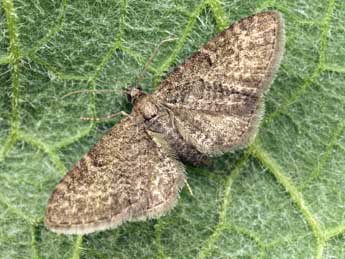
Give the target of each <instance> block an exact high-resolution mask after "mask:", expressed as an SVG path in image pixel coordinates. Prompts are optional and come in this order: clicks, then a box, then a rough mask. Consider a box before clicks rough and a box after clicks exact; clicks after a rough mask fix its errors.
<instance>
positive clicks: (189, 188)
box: [184, 178, 194, 196]
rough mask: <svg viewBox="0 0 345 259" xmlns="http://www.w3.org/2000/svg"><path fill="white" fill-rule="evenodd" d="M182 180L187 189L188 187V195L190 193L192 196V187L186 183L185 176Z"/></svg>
mask: <svg viewBox="0 0 345 259" xmlns="http://www.w3.org/2000/svg"><path fill="white" fill-rule="evenodd" d="M184 182H185V184H186V186H187V189H188V191H189V193H190V195H191V196H194V194H193V191H192V188H191V187H190V185H189V183H188V181H187V178H186V179H184Z"/></svg>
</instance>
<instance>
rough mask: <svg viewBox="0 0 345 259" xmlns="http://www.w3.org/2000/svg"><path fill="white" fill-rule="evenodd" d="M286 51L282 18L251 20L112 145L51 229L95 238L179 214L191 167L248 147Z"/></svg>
mask: <svg viewBox="0 0 345 259" xmlns="http://www.w3.org/2000/svg"><path fill="white" fill-rule="evenodd" d="M283 49H284V23H283V19H282V18H281V15H280V14H279V13H277V12H274V11H270V12H263V13H259V14H256V15H254V16H251V17H247V18H244V19H242V20H240V21H238V22H236V23H234V24H233V25H231V26H230V27H229V28H228V29H226V30H225V31H223V32H221V33H220V34H219V35H217V36H216V37H215V38H213V39H211V40H210V41H209V42H208V43H207V44H206V45H205V46H204V47H203V48H201V49H200V51H198V52H197V53H195V54H194V55H193V56H192V57H190V58H189V59H187V60H186V61H185V62H184V63H183V64H182V65H180V66H178V67H177V68H176V69H175V70H174V71H173V72H172V73H171V74H169V75H168V77H167V78H166V79H165V80H164V81H163V82H162V83H161V84H160V86H159V87H158V89H157V90H156V91H155V92H154V93H153V94H152V95H149V94H146V93H144V92H143V91H141V90H140V89H134V90H135V91H130V93H132V94H131V96H130V97H131V99H132V101H133V105H134V106H133V111H132V113H131V115H130V116H129V117H126V118H124V119H122V120H121V121H120V123H118V124H117V125H115V126H114V127H113V128H112V129H111V130H110V131H109V132H108V133H107V134H106V135H104V136H103V137H102V138H101V139H100V140H99V141H98V142H97V143H96V145H95V146H94V147H93V148H92V149H91V150H90V151H89V152H88V153H87V154H86V155H85V156H84V157H83V158H82V159H81V160H80V161H79V162H78V163H77V164H76V165H75V166H74V167H73V168H72V169H71V170H70V171H69V172H68V173H67V174H66V175H65V176H64V178H63V179H62V180H61V181H60V183H59V184H58V185H57V187H56V188H55V190H54V192H53V193H52V195H51V197H50V199H49V202H48V206H47V210H46V216H45V224H46V226H47V227H48V228H49V229H51V230H53V231H55V232H58V233H65V234H85V233H91V232H94V231H99V230H105V229H109V228H115V227H116V226H118V225H120V224H122V223H123V222H125V221H132V220H144V219H146V218H155V217H159V216H161V215H163V214H165V213H167V212H168V211H170V210H171V209H172V208H173V207H174V206H175V204H176V202H177V199H178V194H179V190H180V189H181V188H182V186H183V185H184V182H185V173H184V167H183V164H182V163H181V162H180V161H187V162H191V163H193V164H201V163H202V162H203V161H204V160H205V159H206V158H207V157H209V156H215V155H219V154H222V153H223V152H225V151H230V150H235V149H237V148H240V147H243V146H245V145H246V144H247V143H248V142H249V141H250V139H252V138H253V136H254V135H255V134H256V132H257V127H258V124H259V121H260V118H261V117H262V115H263V97H264V93H265V92H266V91H267V90H268V88H269V86H270V84H271V82H272V80H273V76H274V74H275V72H276V70H277V69H278V65H279V62H280V59H281V57H282V53H283Z"/></svg>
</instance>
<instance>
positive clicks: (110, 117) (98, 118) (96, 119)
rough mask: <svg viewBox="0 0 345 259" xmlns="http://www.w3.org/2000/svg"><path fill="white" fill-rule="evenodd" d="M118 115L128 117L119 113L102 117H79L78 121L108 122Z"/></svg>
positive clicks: (123, 113) (122, 112)
mask: <svg viewBox="0 0 345 259" xmlns="http://www.w3.org/2000/svg"><path fill="white" fill-rule="evenodd" d="M119 115H123V116H128V117H130V115H129V114H128V113H126V112H124V111H120V112H117V113H113V114H109V115H106V116H103V117H80V119H81V120H83V121H101V120H109V119H112V118H115V117H117V116H119Z"/></svg>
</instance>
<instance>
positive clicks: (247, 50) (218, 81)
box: [154, 11, 284, 155]
mask: <svg viewBox="0 0 345 259" xmlns="http://www.w3.org/2000/svg"><path fill="white" fill-rule="evenodd" d="M283 27H284V22H283V19H282V17H281V15H280V14H279V13H277V12H274V11H272V12H263V13H259V14H256V15H254V16H251V17H247V18H244V19H242V20H240V21H238V22H236V23H234V24H233V25H231V26H230V27H229V28H228V29H226V30H225V31H223V32H222V33H220V34H219V35H218V36H216V37H215V38H213V39H212V40H211V41H209V42H208V43H207V44H206V45H205V46H204V47H203V48H202V49H201V50H200V51H199V52H197V53H195V54H194V55H193V56H192V57H191V58H189V59H188V60H186V61H185V62H184V63H183V64H182V65H180V66H178V67H177V68H176V69H175V71H174V72H172V73H171V74H170V75H169V76H168V77H167V78H166V79H165V80H164V81H163V82H162V83H161V85H160V87H159V88H158V90H157V91H156V92H155V93H154V98H156V99H157V100H158V101H159V102H161V103H163V104H164V105H165V106H166V107H168V108H169V109H170V110H171V111H172V112H173V113H174V115H175V120H176V126H177V127H178V130H179V131H180V133H181V135H182V136H183V137H184V138H185V140H187V141H189V142H190V143H192V144H193V145H194V146H195V147H196V148H197V149H198V150H199V151H201V152H202V153H204V154H208V155H216V154H219V153H221V152H223V151H228V150H231V149H235V148H237V147H239V146H242V145H245V144H246V143H247V142H248V140H249V139H250V138H251V137H252V136H253V135H254V134H255V132H256V128H257V125H258V123H259V121H260V117H261V114H262V110H263V109H262V107H263V95H264V93H265V90H267V89H268V87H269V86H270V84H271V82H272V80H273V76H274V74H275V72H276V70H277V68H278V65H279V63H280V59H281V56H282V53H283V48H284V28H283Z"/></svg>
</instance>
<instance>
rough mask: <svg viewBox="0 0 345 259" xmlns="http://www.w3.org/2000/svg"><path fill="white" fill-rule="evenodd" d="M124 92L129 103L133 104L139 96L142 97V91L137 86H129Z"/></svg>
mask: <svg viewBox="0 0 345 259" xmlns="http://www.w3.org/2000/svg"><path fill="white" fill-rule="evenodd" d="M124 92H125V93H126V95H127V99H128V101H129V102H130V103H134V102H135V101H136V100H138V99H139V97H140V96H143V95H144V92H143V89H142V88H141V87H140V86H138V85H136V86H130V87H128V88H127V89H125V90H124Z"/></svg>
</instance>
